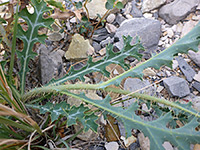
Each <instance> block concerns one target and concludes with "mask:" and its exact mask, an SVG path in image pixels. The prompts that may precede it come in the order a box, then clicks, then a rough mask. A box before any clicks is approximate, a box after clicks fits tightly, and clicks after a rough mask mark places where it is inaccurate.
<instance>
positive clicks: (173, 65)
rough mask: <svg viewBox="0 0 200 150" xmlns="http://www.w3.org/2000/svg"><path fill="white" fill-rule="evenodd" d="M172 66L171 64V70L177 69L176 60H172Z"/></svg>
mask: <svg viewBox="0 0 200 150" xmlns="http://www.w3.org/2000/svg"><path fill="white" fill-rule="evenodd" d="M172 62H173V64H172V68H173V70H175V69H176V68H177V67H178V61H177V60H172Z"/></svg>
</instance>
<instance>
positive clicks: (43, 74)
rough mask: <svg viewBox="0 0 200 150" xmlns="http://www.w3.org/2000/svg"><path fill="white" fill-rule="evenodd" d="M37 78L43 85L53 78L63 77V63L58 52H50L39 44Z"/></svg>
mask: <svg viewBox="0 0 200 150" xmlns="http://www.w3.org/2000/svg"><path fill="white" fill-rule="evenodd" d="M39 53H40V55H39V76H40V82H41V83H42V84H43V85H44V84H47V83H48V82H49V81H51V80H52V79H53V78H56V79H57V78H60V77H62V76H63V75H64V70H63V61H62V56H61V54H60V52H58V51H53V52H51V51H50V48H48V47H46V46H45V45H43V44H41V45H40V46H39Z"/></svg>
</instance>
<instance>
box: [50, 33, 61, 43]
mask: <svg viewBox="0 0 200 150" xmlns="http://www.w3.org/2000/svg"><path fill="white" fill-rule="evenodd" d="M63 38H64V34H63V33H59V32H53V33H49V34H48V39H49V40H51V41H60V40H62V39H63Z"/></svg>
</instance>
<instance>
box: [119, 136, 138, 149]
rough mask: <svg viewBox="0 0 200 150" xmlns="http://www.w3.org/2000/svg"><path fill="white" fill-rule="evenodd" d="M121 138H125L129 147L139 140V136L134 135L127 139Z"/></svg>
mask: <svg viewBox="0 0 200 150" xmlns="http://www.w3.org/2000/svg"><path fill="white" fill-rule="evenodd" d="M121 139H122V140H123V142H124V144H125V146H126V147H129V146H130V145H131V144H132V143H135V142H136V141H137V138H135V137H134V136H130V137H128V138H127V139H126V138H125V137H123V136H121Z"/></svg>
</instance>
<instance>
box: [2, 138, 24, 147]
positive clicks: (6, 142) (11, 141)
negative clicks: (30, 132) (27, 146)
mask: <svg viewBox="0 0 200 150" xmlns="http://www.w3.org/2000/svg"><path fill="white" fill-rule="evenodd" d="M26 142H27V140H16V139H0V146H3V145H5V146H4V147H1V149H7V148H9V147H13V146H17V145H22V144H24V143H26Z"/></svg>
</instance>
